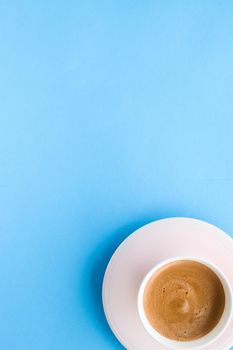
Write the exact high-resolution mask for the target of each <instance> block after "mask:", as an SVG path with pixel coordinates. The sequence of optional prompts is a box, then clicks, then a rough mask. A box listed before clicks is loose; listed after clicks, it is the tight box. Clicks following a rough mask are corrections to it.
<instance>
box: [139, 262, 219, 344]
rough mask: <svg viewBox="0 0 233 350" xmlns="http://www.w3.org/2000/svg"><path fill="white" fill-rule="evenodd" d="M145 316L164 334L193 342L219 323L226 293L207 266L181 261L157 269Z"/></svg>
mask: <svg viewBox="0 0 233 350" xmlns="http://www.w3.org/2000/svg"><path fill="white" fill-rule="evenodd" d="M143 305H144V311H145V315H146V317H147V319H148V321H149V322H150V324H151V325H152V327H153V328H154V329H155V330H156V331H157V332H159V333H160V334H161V335H163V336H165V337H167V338H169V339H172V340H176V341H190V340H195V339H198V338H201V337H203V336H204V335H206V334H208V333H209V332H210V331H211V330H212V329H213V328H214V327H215V326H216V325H217V323H218V322H219V320H220V318H221V316H222V314H223V311H224V307H225V293H224V289H223V286H222V283H221V281H220V279H219V277H218V276H217V275H216V274H215V273H214V272H213V271H212V270H211V269H210V268H208V267H207V266H206V265H204V264H202V263H199V262H196V261H192V260H180V261H175V262H171V263H168V264H167V265H165V266H163V267H161V268H160V269H158V270H157V271H156V272H155V273H154V274H153V276H152V277H151V278H150V280H149V282H148V283H147V286H146V288H145V291H144V296H143Z"/></svg>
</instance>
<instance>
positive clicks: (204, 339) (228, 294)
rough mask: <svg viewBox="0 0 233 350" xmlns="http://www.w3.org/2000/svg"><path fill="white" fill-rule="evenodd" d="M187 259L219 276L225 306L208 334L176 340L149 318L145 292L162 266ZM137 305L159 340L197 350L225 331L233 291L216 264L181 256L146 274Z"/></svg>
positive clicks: (148, 328) (180, 348)
mask: <svg viewBox="0 0 233 350" xmlns="http://www.w3.org/2000/svg"><path fill="white" fill-rule="evenodd" d="M186 261H187V262H190V263H199V264H201V265H202V266H203V265H204V267H205V268H208V270H211V272H212V273H213V274H214V275H215V276H217V277H216V278H217V279H218V280H219V281H220V284H221V287H222V289H223V293H224V306H223V308H222V313H221V316H220V317H219V319H218V321H217V324H216V325H215V326H214V327H213V328H212V329H211V330H210V331H209V332H207V334H205V335H204V336H201V337H198V338H197V339H194V340H185V341H183V340H182V341H181V340H174V339H171V338H170V337H167V336H165V335H164V334H162V332H159V331H158V330H157V329H156V328H155V327H153V326H152V324H151V322H150V320H149V319H148V315H147V314H146V311H145V306H144V294H145V291H146V288H147V286H148V283H149V282H150V281H151V279H152V277H153V276H155V275H156V272H158V271H161V270H162V268H166V266H168V265H169V264H170V265H171V263H175V262H177V263H181V262H186ZM170 265H169V266H170ZM178 293H179V291H178ZM186 293H188V292H186ZM161 300H162V299H161ZM184 306H185V305H184ZM137 307H138V313H139V317H140V320H141V322H142V324H143V326H144V328H145V330H146V331H147V332H148V334H149V335H150V336H151V337H152V338H154V339H155V340H156V341H157V342H159V343H160V344H162V345H164V346H166V347H169V348H171V349H174V350H197V349H201V348H203V347H204V346H207V345H209V344H210V343H212V342H214V341H215V340H216V339H217V338H218V337H219V336H220V335H221V334H222V333H223V332H224V330H225V329H226V327H227V326H228V324H229V322H230V320H231V318H232V312H233V293H232V289H231V286H230V284H229V282H228V280H227V278H226V276H225V275H224V273H223V272H222V271H221V270H220V269H219V268H218V267H217V266H216V265H214V264H213V263H211V262H209V261H206V260H204V259H202V258H197V257H190V256H180V257H174V258H171V259H167V260H164V261H162V262H160V263H158V264H157V265H155V266H154V267H153V268H152V269H151V270H150V271H149V272H148V273H147V274H146V276H145V277H144V279H143V281H142V283H141V285H140V287H139V291H138V298H137ZM187 307H188V305H187Z"/></svg>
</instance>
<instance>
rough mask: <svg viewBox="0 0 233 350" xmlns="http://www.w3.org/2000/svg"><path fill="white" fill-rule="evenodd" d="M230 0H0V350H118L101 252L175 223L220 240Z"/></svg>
mask: <svg viewBox="0 0 233 350" xmlns="http://www.w3.org/2000/svg"><path fill="white" fill-rule="evenodd" d="M232 62H233V2H231V1H220V0H219V1H217V0H209V1H201V0H200V1H189V2H188V1H162V0H161V1H152V0H148V1H138V0H136V1H130V0H124V1H122V0H118V1H116V0H115V1H114V0H108V1H107V0H105V1H101V0H98V1H97V0H96V1H95V0H93V1H45V0H43V1H29V0H28V1H25V0H23V1H0V280H1V287H0V329H1V332H0V348H1V349H2V350H5V349H7V350H31V349H33V350H41V349H43V350H50V349H56V350H63V349H69V350H77V349H79V350H86V349H91V348H93V349H95V350H97V349H101V350H105V349H106V350H109V349H115V350H117V349H119V350H120V349H122V346H121V345H120V344H119V343H118V341H117V340H116V339H115V338H114V336H113V335H112V334H111V332H110V330H109V328H108V326H107V324H106V322H105V318H104V316H103V313H102V307H101V282H102V277H103V272H104V269H105V267H106V264H107V261H108V259H109V258H110V256H111V254H112V253H113V251H114V249H115V248H116V246H117V245H118V244H119V243H120V242H121V241H122V240H123V239H124V238H125V237H126V236H127V235H128V234H130V233H131V232H132V231H134V230H135V229H136V228H138V227H140V226H141V225H143V224H146V223H148V222H150V221H152V220H156V219H159V218H163V217H168V216H191V217H196V218H199V219H203V220H207V221H210V222H212V223H213V224H216V225H218V226H220V227H221V228H223V229H224V230H225V231H226V232H228V233H229V234H233V220H232V213H233V186H232V185H233V159H232V151H233V137H232V133H233V102H232V97H233V96H232V94H233V69H232V67H233V66H232Z"/></svg>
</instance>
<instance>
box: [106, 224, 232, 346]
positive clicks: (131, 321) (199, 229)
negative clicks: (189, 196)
mask: <svg viewBox="0 0 233 350" xmlns="http://www.w3.org/2000/svg"><path fill="white" fill-rule="evenodd" d="M182 255H190V256H197V257H200V258H203V259H205V260H209V261H210V262H212V263H214V264H216V265H217V266H219V268H220V269H221V270H222V271H223V272H224V274H225V275H226V277H227V278H228V280H229V282H230V284H231V286H232V288H233V240H232V239H231V238H230V237H229V236H228V235H227V234H226V233H224V232H223V231H222V230H220V229H219V228H217V227H215V226H213V225H211V224H208V223H206V222H204V221H200V220H196V219H189V218H170V219H163V220H159V221H155V222H152V223H150V224H148V225H146V226H143V227H141V228H140V229H138V230H137V231H135V232H134V233H133V234H131V235H130V236H129V237H128V238H127V239H126V240H125V241H124V242H123V243H122V244H121V245H120V246H119V248H118V249H117V250H116V252H115V253H114V254H113V256H112V259H111V260H110V262H109V264H108V267H107V269H106V272H105V277H104V282H103V305H104V311H105V314H106V317H107V320H108V323H109V325H110V327H111V329H112V331H113V332H114V334H115V335H116V337H117V338H118V340H119V341H120V342H121V343H122V345H123V346H124V347H125V348H126V349H128V350H165V349H167V348H166V347H165V346H163V345H160V344H159V343H158V342H157V341H156V340H154V339H153V338H151V337H150V336H149V335H148V334H147V332H146V331H145V329H144V327H143V326H142V324H141V322H140V319H139V316H138V313H137V302H136V299H137V293H138V288H139V285H140V283H141V281H142V279H143V277H144V276H145V274H146V273H147V272H148V271H149V270H150V269H151V268H152V267H153V266H154V265H155V264H157V263H158V262H159V261H161V260H164V259H168V258H171V257H174V256H182ZM232 345H233V319H232V320H231V322H230V324H229V326H228V328H227V329H226V331H225V332H224V333H223V334H222V335H221V336H220V337H219V338H218V339H217V340H216V341H215V342H213V343H211V344H210V345H208V346H206V347H205V348H203V349H205V350H228V349H229V348H230V347H231V346H232Z"/></svg>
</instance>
